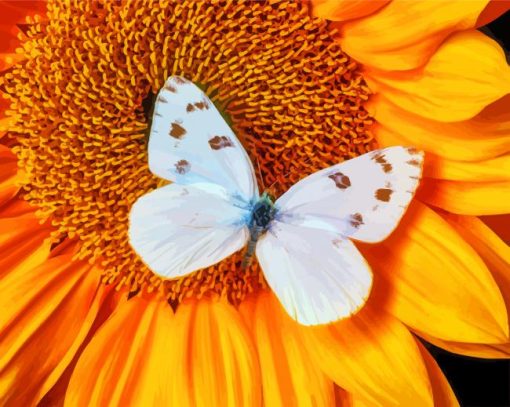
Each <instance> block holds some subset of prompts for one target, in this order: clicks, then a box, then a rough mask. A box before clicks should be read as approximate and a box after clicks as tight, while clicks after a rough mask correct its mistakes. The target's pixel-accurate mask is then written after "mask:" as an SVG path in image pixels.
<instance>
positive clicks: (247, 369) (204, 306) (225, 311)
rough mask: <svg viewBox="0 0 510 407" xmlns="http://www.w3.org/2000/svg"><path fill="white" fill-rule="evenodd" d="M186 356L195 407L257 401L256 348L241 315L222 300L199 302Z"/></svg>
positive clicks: (255, 403)
mask: <svg viewBox="0 0 510 407" xmlns="http://www.w3.org/2000/svg"><path fill="white" fill-rule="evenodd" d="M190 339H192V340H191V341H190V346H189V348H188V357H193V358H194V360H195V362H194V363H195V365H194V366H193V369H192V375H193V393H194V396H195V402H196V405H197V406H210V405H218V406H250V405H258V404H260V393H259V392H260V375H259V370H258V362H257V357H256V352H255V348H254V346H253V343H252V341H251V338H250V336H249V335H248V332H247V328H246V326H245V325H244V322H243V321H242V319H241V316H240V314H239V313H238V312H237V311H236V310H235V309H234V308H233V307H232V306H231V305H229V304H228V303H226V302H224V301H220V302H218V301H210V302H209V301H205V300H202V301H199V302H198V304H197V309H196V315H195V320H194V329H193V332H192V336H191V337H190Z"/></svg>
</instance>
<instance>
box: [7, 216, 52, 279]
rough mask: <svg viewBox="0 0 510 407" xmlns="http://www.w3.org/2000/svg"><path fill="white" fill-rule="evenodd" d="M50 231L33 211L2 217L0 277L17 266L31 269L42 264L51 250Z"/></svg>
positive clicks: (27, 269)
mask: <svg viewBox="0 0 510 407" xmlns="http://www.w3.org/2000/svg"><path fill="white" fill-rule="evenodd" d="M49 233H50V232H49V229H48V228H47V227H44V226H41V225H40V224H39V222H38V220H37V218H36V217H35V215H34V214H33V212H28V213H26V214H23V215H21V216H16V217H12V218H0V253H2V257H1V258H0V277H3V276H7V275H8V273H10V272H11V270H14V269H16V268H21V269H23V270H26V271H29V270H32V269H33V268H34V267H35V266H37V265H39V264H41V263H42V262H43V261H44V260H45V259H46V258H47V257H48V255H49V252H50V242H49V241H48V240H46V239H47V238H48V237H49Z"/></svg>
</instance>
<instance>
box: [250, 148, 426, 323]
mask: <svg viewBox="0 0 510 407" xmlns="http://www.w3.org/2000/svg"><path fill="white" fill-rule="evenodd" d="M422 161H423V154H422V153H421V152H418V151H416V150H414V149H409V148H405V147H390V148H386V149H383V150H376V151H373V152H371V153H369V154H365V155H363V156H360V157H357V158H355V159H352V160H349V161H346V162H343V163H341V164H338V165H335V166H333V167H330V168H327V169H325V170H322V171H318V172H316V173H315V174H312V175H310V176H308V177H306V178H304V179H303V180H301V181H299V182H298V183H296V184H295V185H294V186H292V187H291V188H290V189H289V190H288V191H287V192H286V193H285V194H284V195H283V196H282V197H280V198H279V199H278V200H277V201H276V204H275V205H276V208H277V215H276V218H275V220H273V221H272V222H271V223H270V225H269V229H268V231H267V233H266V234H265V235H264V236H263V237H262V238H261V239H260V240H259V242H258V243H257V249H256V252H257V258H258V260H259V263H260V265H261V267H262V270H263V271H264V276H265V277H266V280H267V282H268V284H269V285H270V286H271V288H272V289H273V291H274V292H275V294H276V295H277V297H278V299H279V300H280V302H281V303H282V305H283V307H284V308H285V309H286V311H287V312H288V313H289V314H290V315H291V316H292V317H293V318H294V319H296V320H297V321H298V322H300V323H301V324H305V325H316V324H325V323H329V322H333V321H336V320H338V319H341V318H345V317H347V316H349V315H351V314H353V313H354V312H356V311H357V310H358V309H359V308H360V307H361V306H363V304H364V303H365V301H366V299H367V297H368V295H369V292H370V289H371V285H372V274H371V271H370V267H369V266H368V264H367V263H366V261H365V259H364V258H363V256H362V255H361V254H360V253H359V252H358V250H357V249H356V247H355V246H354V244H353V243H352V242H351V241H350V239H349V238H353V239H358V240H363V241H366V242H378V241H380V240H382V239H384V238H386V237H387V236H388V235H389V234H390V233H391V232H392V230H393V229H395V227H396V226H397V224H398V222H399V221H400V218H401V217H402V215H403V214H404V211H405V210H406V208H407V206H408V205H409V202H410V201H411V199H412V197H413V195H414V192H415V190H416V187H417V186H418V182H419V178H420V176H421V165H422Z"/></svg>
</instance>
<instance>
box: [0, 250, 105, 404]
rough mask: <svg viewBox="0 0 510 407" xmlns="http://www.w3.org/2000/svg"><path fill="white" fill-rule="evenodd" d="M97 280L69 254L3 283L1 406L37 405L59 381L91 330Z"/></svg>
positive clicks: (22, 271) (13, 275)
mask: <svg viewBox="0 0 510 407" xmlns="http://www.w3.org/2000/svg"><path fill="white" fill-rule="evenodd" d="M98 281H99V276H98V275H97V274H95V273H94V272H92V271H91V266H90V265H88V264H86V263H85V264H84V263H78V264H74V263H73V262H72V261H71V256H65V255H62V256H58V257H56V258H53V259H50V260H47V261H46V262H45V263H44V264H42V265H41V266H40V267H38V268H36V269H33V270H25V269H21V268H18V269H16V270H14V271H12V272H10V273H9V274H8V275H7V276H6V277H4V278H3V279H1V280H0V290H1V292H2V296H1V297H0V309H2V313H1V315H0V331H1V332H2V335H1V337H0V404H2V405H13V406H14V405H16V406H26V405H35V404H36V402H37V401H38V400H39V399H40V397H41V396H42V395H43V394H44V391H45V390H47V389H48V388H49V387H51V386H52V384H53V383H54V382H55V381H56V379H57V378H58V375H59V374H60V373H62V371H63V370H64V369H65V367H66V364H65V363H62V360H63V359H66V360H67V362H69V361H70V360H71V358H72V356H74V353H75V352H76V350H77V349H78V347H79V346H80V345H81V343H82V341H83V339H84V338H85V336H86V334H87V333H88V331H89V329H90V327H91V326H92V323H93V321H94V318H95V312H96V311H97V309H98V302H97V301H98V298H99V297H96V294H97V287H98ZM56 368H57V372H56V371H55V369H56Z"/></svg>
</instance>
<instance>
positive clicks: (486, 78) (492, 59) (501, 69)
mask: <svg viewBox="0 0 510 407" xmlns="http://www.w3.org/2000/svg"><path fill="white" fill-rule="evenodd" d="M472 3H475V2H462V5H463V6H464V5H465V6H467V7H469V4H472ZM412 4H430V5H431V6H432V7H436V6H437V3H435V2H431V3H429V2H417V3H412ZM415 23H416V21H415V20H412V24H415ZM392 31H397V32H400V31H401V30H400V29H399V30H392ZM399 58H401V56H400V54H399ZM366 75H367V76H368V77H369V81H371V83H372V87H374V85H375V90H376V91H378V92H380V93H382V94H384V96H385V97H386V98H388V99H389V100H390V101H391V102H393V103H394V104H396V105H398V106H400V107H401V108H402V109H404V110H407V111H410V112H414V113H416V114H418V115H420V116H423V117H427V118H429V119H433V120H438V121H443V122H455V121H461V120H467V119H469V118H472V117H473V116H475V115H476V114H478V113H479V112H480V111H481V110H482V109H483V108H484V107H486V106H487V105H489V104H490V103H492V102H494V101H496V100H498V99H499V98H501V97H503V96H505V95H506V94H508V93H510V67H509V66H508V64H507V62H506V57H505V53H504V52H503V49H502V48H501V46H500V45H499V44H498V43H497V42H495V41H494V40H492V39H490V38H489V37H487V36H486V35H484V34H482V33H480V32H478V31H476V30H469V31H464V32H459V33H456V34H454V35H452V36H451V37H449V38H448V39H447V40H446V41H445V42H444V43H443V44H442V45H441V47H440V48H439V49H438V50H437V52H436V53H435V54H434V55H433V56H432V57H431V58H430V61H429V62H428V63H427V64H426V65H425V67H424V68H423V69H422V70H419V71H413V72H408V73H407V72H406V73H388V74H383V73H376V72H375V71H372V72H367V73H366Z"/></svg>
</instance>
